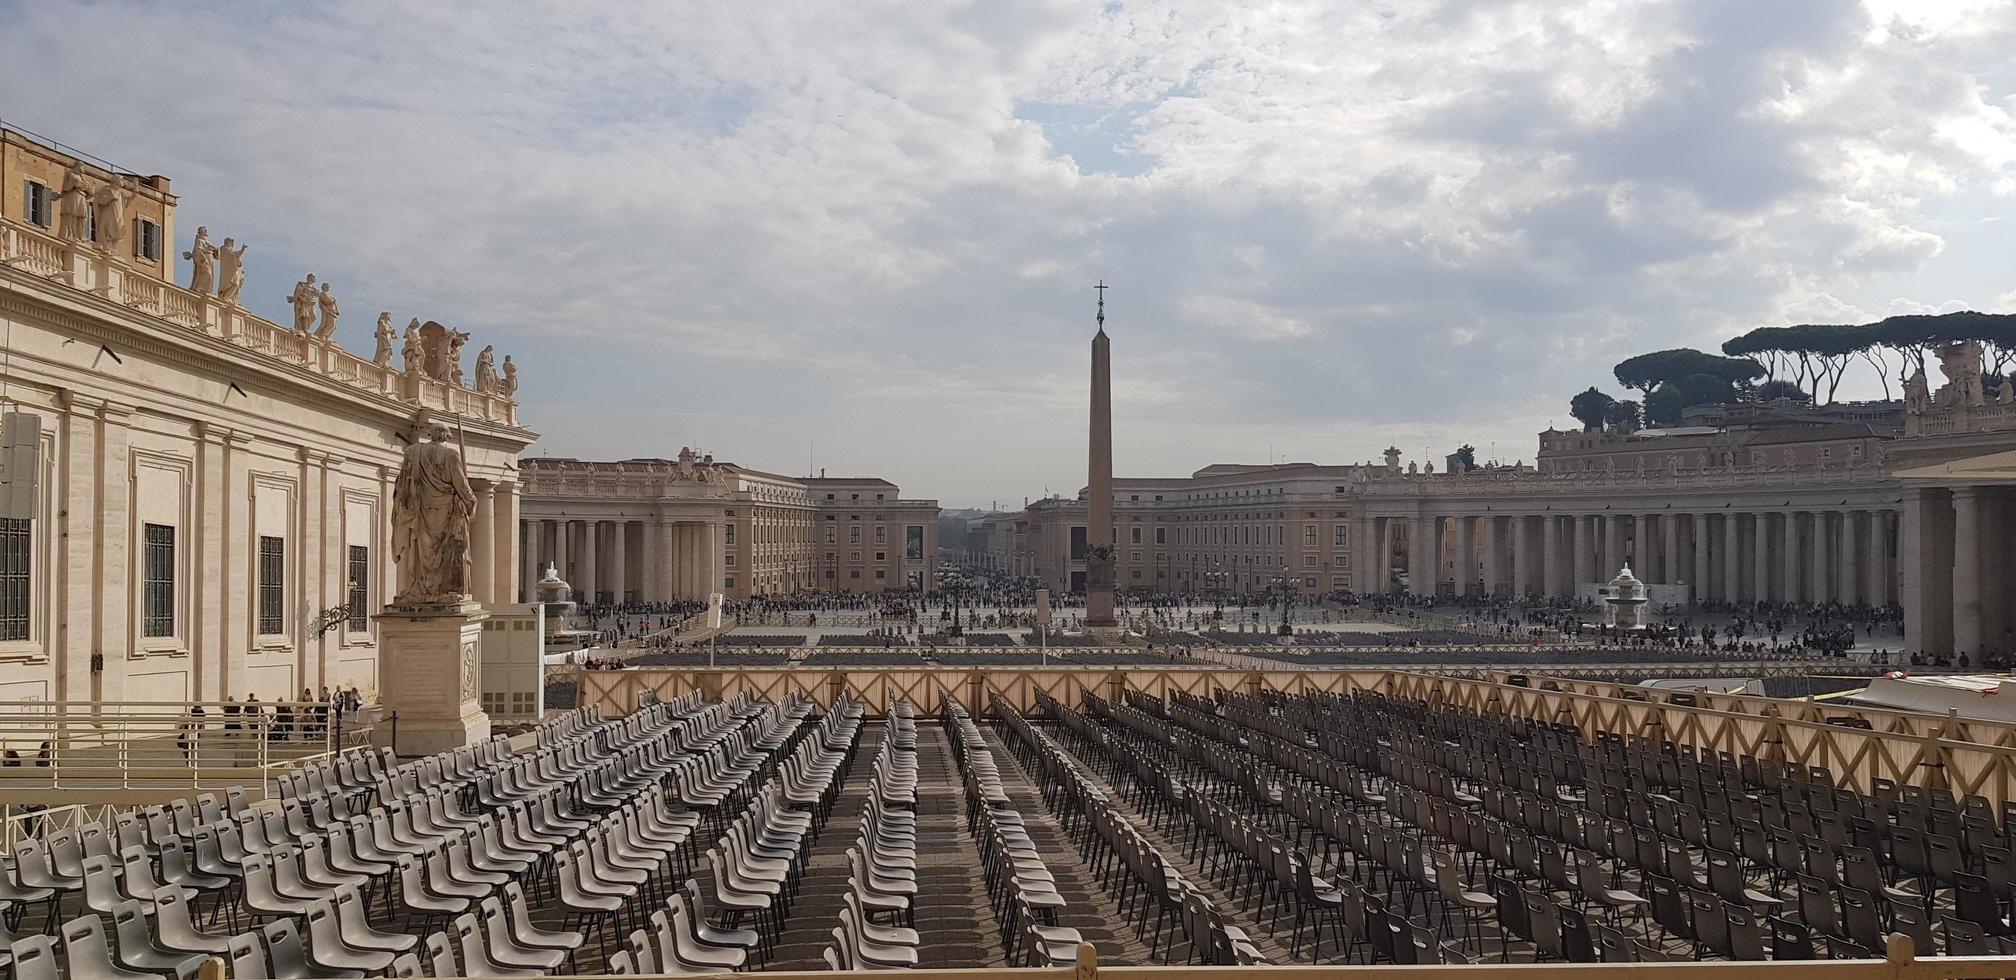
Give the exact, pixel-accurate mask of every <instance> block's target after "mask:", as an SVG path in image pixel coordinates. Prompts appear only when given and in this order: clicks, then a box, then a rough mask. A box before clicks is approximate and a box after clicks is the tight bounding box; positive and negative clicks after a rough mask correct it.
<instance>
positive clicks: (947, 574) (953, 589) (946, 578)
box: [938, 568, 966, 637]
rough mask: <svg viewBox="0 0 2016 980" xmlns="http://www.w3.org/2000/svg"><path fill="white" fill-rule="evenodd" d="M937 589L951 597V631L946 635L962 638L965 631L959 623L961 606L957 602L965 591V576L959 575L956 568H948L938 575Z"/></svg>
mask: <svg viewBox="0 0 2016 980" xmlns="http://www.w3.org/2000/svg"><path fill="white" fill-rule="evenodd" d="M938 588H939V589H940V590H942V591H943V592H945V594H947V595H949V596H951V597H952V629H951V631H950V632H949V633H947V634H946V635H947V636H954V637H957V636H964V635H965V630H964V628H963V627H962V626H961V625H960V621H959V619H960V607H961V606H962V605H963V603H961V602H960V601H959V595H960V593H962V592H964V591H965V590H966V576H964V575H962V574H960V573H959V570H958V569H956V568H948V569H946V570H944V571H942V572H939V573H938Z"/></svg>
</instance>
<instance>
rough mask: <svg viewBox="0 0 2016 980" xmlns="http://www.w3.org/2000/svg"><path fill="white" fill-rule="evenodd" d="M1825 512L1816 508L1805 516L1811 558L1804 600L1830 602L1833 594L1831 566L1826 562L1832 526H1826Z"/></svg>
mask: <svg viewBox="0 0 2016 980" xmlns="http://www.w3.org/2000/svg"><path fill="white" fill-rule="evenodd" d="M1827 516H1828V515H1827V512H1826V511H1824V510H1816V511H1814V512H1813V513H1812V514H1811V515H1810V516H1809V517H1808V518H1807V528H1806V530H1807V533H1808V534H1809V535H1811V540H1809V541H1808V542H1807V545H1808V547H1809V548H1810V549H1811V551H1812V558H1811V559H1810V560H1809V561H1808V566H1809V567H1808V568H1807V569H1806V601H1808V602H1831V601H1833V599H1834V594H1833V578H1834V576H1833V572H1834V569H1833V566H1832V565H1830V564H1829V563H1828V560H1827V559H1828V549H1829V542H1830V537H1831V533H1830V532H1831V531H1832V528H1830V527H1829V526H1828V524H1829V521H1828V520H1827Z"/></svg>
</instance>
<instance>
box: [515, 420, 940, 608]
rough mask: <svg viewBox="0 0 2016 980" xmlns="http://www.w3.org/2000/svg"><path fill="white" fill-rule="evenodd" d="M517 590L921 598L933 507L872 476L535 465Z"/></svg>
mask: <svg viewBox="0 0 2016 980" xmlns="http://www.w3.org/2000/svg"><path fill="white" fill-rule="evenodd" d="M523 467H524V469H523V472H524V474H525V481H526V499H525V511H524V514H523V529H522V534H523V535H524V543H523V545H522V548H523V554H524V556H525V557H524V567H523V568H522V569H521V570H520V572H519V582H520V585H521V588H522V587H523V586H524V585H526V584H528V583H531V582H535V581H537V572H538V569H540V568H543V567H545V566H546V565H547V564H549V563H550V564H554V565H556V566H558V567H559V568H560V569H561V577H562V578H565V579H567V581H569V582H570V583H572V584H573V585H574V587H575V589H576V590H577V591H578V593H579V594H580V595H582V596H583V597H590V596H592V597H595V599H596V600H597V601H604V602H609V601H630V602H672V601H695V600H700V599H703V598H704V597H705V596H707V595H708V594H709V593H712V592H720V593H722V594H723V595H725V596H726V597H728V598H730V599H748V598H751V597H753V596H758V595H788V594H792V593H800V592H848V593H860V592H884V591H891V590H900V589H928V588H930V586H931V583H932V582H934V581H935V579H936V575H937V560H938V502H937V501H935V500H911V499H904V498H903V496H902V495H901V493H900V492H899V491H898V489H897V487H896V485H895V484H893V483H890V482H889V481H887V480H881V479H874V478H860V479H850V478H840V477H826V476H823V475H822V476H818V477H789V476H780V475H777V474H775V473H765V472H762V471H760V470H752V469H746V468H744V467H740V466H736V465H734V464H732V463H717V462H715V461H714V459H713V457H711V456H703V455H700V454H698V453H695V452H693V451H692V450H690V449H688V450H683V451H682V452H681V453H680V454H679V456H678V457H677V458H675V459H669V460H668V459H629V460H622V461H620V462H588V461H583V460H574V459H551V458H530V459H526V460H524V462H523Z"/></svg>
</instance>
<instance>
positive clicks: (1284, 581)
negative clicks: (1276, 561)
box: [1281, 571, 1295, 636]
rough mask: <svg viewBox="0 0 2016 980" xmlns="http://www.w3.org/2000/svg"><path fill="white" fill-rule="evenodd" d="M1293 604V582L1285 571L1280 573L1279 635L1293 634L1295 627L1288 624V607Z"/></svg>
mask: <svg viewBox="0 0 2016 980" xmlns="http://www.w3.org/2000/svg"><path fill="white" fill-rule="evenodd" d="M1294 604H1295V582H1294V581H1293V580H1292V579H1290V578H1289V577H1288V573H1287V572H1285V571H1284V572H1282V573H1281V635H1282V636H1294V635H1295V628H1294V627H1292V626H1290V625H1288V608H1289V607H1290V606H1293V605H1294Z"/></svg>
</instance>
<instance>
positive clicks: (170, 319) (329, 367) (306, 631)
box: [0, 133, 534, 702]
mask: <svg viewBox="0 0 2016 980" xmlns="http://www.w3.org/2000/svg"><path fill="white" fill-rule="evenodd" d="M73 174H74V175H76V176H75V178H74V180H75V181H76V182H77V184H78V186H77V188H76V191H75V197H74V198H66V197H65V196H64V195H65V189H66V184H65V182H66V181H67V180H71V179H72V178H71V175H73ZM121 183H124V184H125V185H126V188H127V189H126V191H125V196H124V197H122V198H121V199H119V200H118V201H117V202H116V203H115V202H113V201H110V200H106V201H105V202H104V203H101V204H92V205H90V207H91V209H92V210H91V212H90V213H91V214H93V215H95V216H96V218H95V219H94V220H95V224H96V228H95V229H94V228H93V227H92V226H91V224H89V223H85V224H82V225H81V226H80V225H79V224H78V223H76V222H75V219H76V217H77V212H76V211H75V210H73V209H72V205H73V204H74V203H75V202H77V201H85V200H90V199H91V198H92V196H93V195H96V196H98V197H101V198H102V197H105V196H106V195H107V194H110V193H113V191H111V190H108V189H116V188H118V187H119V185H120V184H121ZM47 187H55V188H57V189H58V190H57V192H56V193H57V199H56V201H55V202H54V203H53V204H50V205H49V206H50V207H53V208H55V211H54V212H53V213H50V212H48V211H45V209H44V204H45V202H44V201H43V200H42V198H43V196H44V194H43V190H42V189H40V188H47ZM168 188H169V182H168V181H167V180H166V179H165V178H160V177H134V176H133V175H130V174H121V173H117V172H114V171H109V170H107V169H105V168H103V167H101V166H98V165H96V164H93V163H91V162H89V161H83V160H78V159H77V158H75V157H73V156H70V155H68V154H65V153H62V152H60V151H58V150H56V149H54V148H52V147H48V146H43V145H41V144H39V143H36V142H35V141H33V140H31V139H28V138H26V137H23V136H21V135H20V134H16V133H0V190H4V193H0V333H4V337H5V345H6V346H5V351H4V354H0V415H4V426H0V428H4V435H5V447H4V449H0V453H4V458H0V515H4V516H0V700H16V701H35V700H63V701H85V700H102V701H167V702H187V701H189V700H221V699H223V698H225V697H228V696H237V697H239V698H243V697H244V696H245V695H247V694H257V695H259V696H260V697H261V698H262V699H266V700H273V699H278V698H291V697H296V696H298V695H299V694H300V692H301V690H302V688H304V687H306V688H314V689H317V690H319V689H321V688H322V687H323V686H325V685H326V686H329V687H336V686H339V685H345V686H347V685H350V684H355V685H357V686H358V687H360V688H362V689H363V690H364V691H365V692H367V694H368V693H371V692H373V691H374V690H375V689H376V687H377V678H378V639H377V634H378V627H377V625H376V624H375V623H374V622H373V620H372V619H371V616H372V614H374V613H376V612H377V611H378V610H379V609H380V607H382V606H383V605H384V603H385V601H386V600H387V599H388V598H390V596H391V595H392V593H393V591H394V574H395V572H394V563H393V562H392V560H391V547H390V545H391V528H390V520H389V517H390V510H391V494H392V484H393V479H394V477H395V475H396V474H397V471H398V467H399V463H400V459H401V454H402V450H403V447H404V446H405V445H406V440H407V439H408V438H409V437H410V434H411V431H412V426H413V422H414V418H415V414H416V412H418V411H420V410H422V409H426V410H428V411H430V412H431V413H432V414H433V416H434V418H436V419H437V420H439V421H443V422H446V423H448V424H450V425H451V426H454V427H455V428H457V429H458V430H459V431H460V433H461V438H462V439H463V441H464V442H465V443H466V445H467V454H466V456H467V461H468V469H469V475H470V477H471V483H472V486H473V488H474V489H475V490H476V491H477V495H478V498H479V501H478V511H477V514H476V517H475V521H474V526H473V527H472V534H473V537H474V541H473V551H474V559H475V576H476V579H477V582H478V583H479V588H478V598H479V599H481V600H484V601H495V600H496V599H498V598H500V597H499V596H498V595H497V594H496V592H495V589H494V583H496V582H499V581H503V582H509V581H510V576H511V575H512V574H513V570H514V569H515V568H516V567H517V565H518V560H517V552H516V547H517V535H516V534H515V533H512V532H511V530H510V529H511V528H513V527H515V525H516V518H515V515H516V511H517V496H516V487H517V482H516V481H517V478H516V474H515V473H514V471H513V469H512V463H513V460H514V459H515V458H516V457H517V455H518V454H519V452H520V451H522V450H523V449H524V448H525V447H526V446H527V445H529V444H530V443H531V442H532V441H533V438H534V436H533V434H532V433H531V432H529V431H527V430H526V429H524V428H522V427H521V426H520V425H519V424H518V421H517V407H516V404H515V403H514V402H513V400H512V399H511V398H510V397H509V396H507V395H505V394H502V393H501V392H498V391H495V390H492V391H489V392H477V391H473V390H471V389H469V388H466V387H463V386H460V385H456V384H453V383H451V382H449V381H445V380H436V379H428V378H421V377H417V376H415V377H409V376H406V375H404V374H402V373H401V372H400V371H397V370H395V369H392V368H390V367H388V366H385V365H382V364H380V363H376V362H375V361H374V360H366V359H364V358H360V357H357V356H355V355H353V354H351V353H349V352H347V351H345V350H343V349H342V348H341V347H339V346H337V345H336V344H334V343H333V342H331V341H330V340H328V339H326V338H323V337H319V336H317V335H316V333H315V332H313V331H308V332H303V331H299V330H296V329H293V328H291V327H286V326H281V325H279V324H275V323H272V322H269V321H267V320H264V319H261V318H259V317H257V316H254V315H252V314H251V313H249V312H247V311H246V310H244V309H243V308H242V307H240V306H239V305H238V304H237V303H236V302H234V301H231V300H228V299H220V298H219V296H218V295H216V294H215V293H214V292H213V291H211V290H202V291H198V290H193V289H184V288H182V287H180V286H177V285H175V284H174V283H173V282H172V281H171V279H172V275H171V271H172V270H171V269H170V266H169V262H170V261H172V258H170V257H169V256H168V255H167V254H166V253H165V252H164V251H163V249H166V248H170V247H172V242H173V229H174V227H175V224H174V219H175V208H176V206H177V202H176V200H175V198H174V197H173V196H172V195H170V194H169V192H168ZM120 211H123V212H124V215H125V217H124V218H122V219H121V220H120V222H119V226H120V227H122V228H126V227H129V226H130V227H131V228H134V229H142V231H141V234H142V235H144V236H145V237H146V240H138V239H135V238H133V237H131V236H130V235H128V236H110V235H108V234H107V228H108V222H107V220H106V216H108V215H111V214H114V213H117V212H120ZM45 219H46V220H45ZM150 225H151V226H152V227H153V230H145V229H147V228H148V227H149V226H150ZM94 230H95V234H82V233H80V232H92V231H94ZM156 235H158V236H159V241H158V242H155V241H152V238H153V236H156ZM108 243H112V244H116V246H117V247H110V246H108ZM257 288H260V289H270V290H279V289H281V284H278V283H259V284H257Z"/></svg>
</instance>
